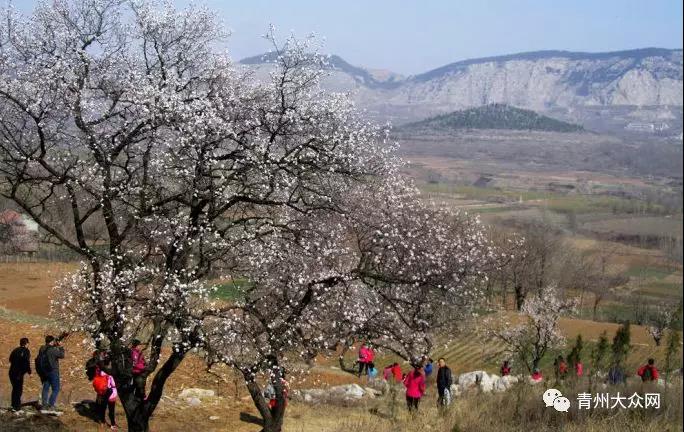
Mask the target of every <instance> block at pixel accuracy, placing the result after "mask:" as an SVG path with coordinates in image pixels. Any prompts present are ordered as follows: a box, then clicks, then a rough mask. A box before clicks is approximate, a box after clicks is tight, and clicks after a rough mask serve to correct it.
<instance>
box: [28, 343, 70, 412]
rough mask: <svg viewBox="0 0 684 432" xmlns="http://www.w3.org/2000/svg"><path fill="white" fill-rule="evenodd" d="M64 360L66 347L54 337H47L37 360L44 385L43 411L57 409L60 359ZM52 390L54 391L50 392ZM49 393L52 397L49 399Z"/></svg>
mask: <svg viewBox="0 0 684 432" xmlns="http://www.w3.org/2000/svg"><path fill="white" fill-rule="evenodd" d="M63 358H64V347H62V346H61V344H60V342H59V340H57V339H55V337H54V336H52V335H48V336H45V345H43V346H42V347H40V350H39V351H38V356H37V357H36V360H35V366H36V373H38V376H39V377H40V381H41V382H42V384H43V391H42V393H41V405H42V411H54V410H55V409H56V407H55V403H56V402H57V395H59V389H60V378H59V359H63ZM50 389H52V391H51V392H50ZM48 392H50V397H49V398H48Z"/></svg>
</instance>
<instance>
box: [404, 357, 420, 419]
mask: <svg viewBox="0 0 684 432" xmlns="http://www.w3.org/2000/svg"><path fill="white" fill-rule="evenodd" d="M404 387H406V405H407V406H408V410H409V412H415V411H417V410H418V404H419V403H420V399H421V398H422V397H423V395H424V394H425V375H424V374H423V368H422V366H421V365H420V363H416V364H415V365H414V366H413V370H412V371H411V372H409V373H407V374H406V378H404Z"/></svg>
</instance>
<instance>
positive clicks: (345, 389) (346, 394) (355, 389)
mask: <svg viewBox="0 0 684 432" xmlns="http://www.w3.org/2000/svg"><path fill="white" fill-rule="evenodd" d="M328 393H329V394H330V396H333V397H340V398H342V399H361V398H363V395H364V394H365V393H364V391H363V388H361V386H360V385H358V384H347V385H339V386H335V387H330V390H328Z"/></svg>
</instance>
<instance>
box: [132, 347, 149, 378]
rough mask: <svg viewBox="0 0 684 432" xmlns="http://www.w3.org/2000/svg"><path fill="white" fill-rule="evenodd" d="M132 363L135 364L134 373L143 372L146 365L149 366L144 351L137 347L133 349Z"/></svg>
mask: <svg viewBox="0 0 684 432" xmlns="http://www.w3.org/2000/svg"><path fill="white" fill-rule="evenodd" d="M131 363H132V364H133V366H132V372H133V374H140V373H142V371H144V370H145V367H146V366H147V365H146V364H145V356H144V355H143V353H142V352H140V351H138V350H135V349H133V350H131Z"/></svg>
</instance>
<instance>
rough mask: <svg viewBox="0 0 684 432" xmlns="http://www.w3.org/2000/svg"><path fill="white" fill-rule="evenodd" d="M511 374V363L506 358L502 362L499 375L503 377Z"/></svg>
mask: <svg viewBox="0 0 684 432" xmlns="http://www.w3.org/2000/svg"><path fill="white" fill-rule="evenodd" d="M510 374H511V364H510V362H509V361H508V360H504V362H503V364H502V365H501V376H502V377H504V376H506V375H510Z"/></svg>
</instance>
